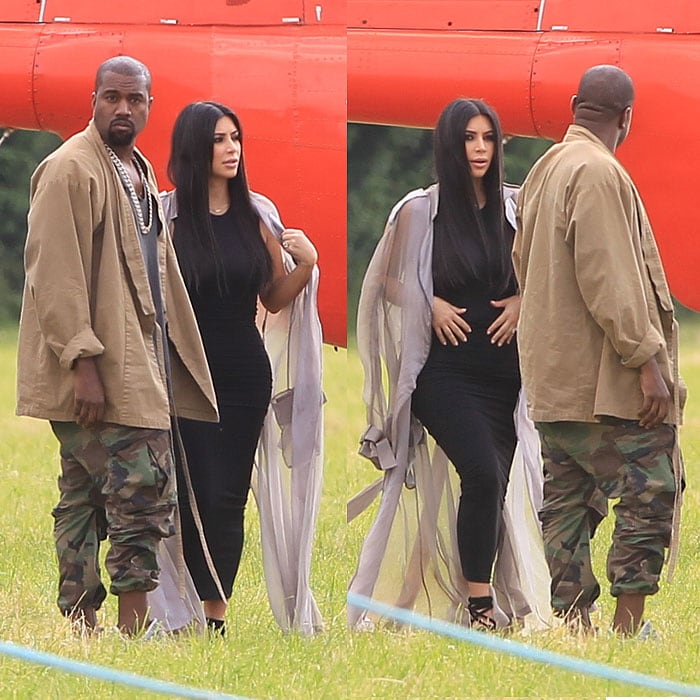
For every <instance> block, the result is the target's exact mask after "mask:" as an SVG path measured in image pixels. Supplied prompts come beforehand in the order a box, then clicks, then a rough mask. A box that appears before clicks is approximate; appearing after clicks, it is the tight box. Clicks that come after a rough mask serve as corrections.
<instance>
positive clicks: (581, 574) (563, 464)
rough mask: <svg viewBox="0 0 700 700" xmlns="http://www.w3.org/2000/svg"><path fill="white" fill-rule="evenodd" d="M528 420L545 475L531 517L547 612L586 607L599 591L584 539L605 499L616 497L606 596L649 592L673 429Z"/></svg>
mask: <svg viewBox="0 0 700 700" xmlns="http://www.w3.org/2000/svg"><path fill="white" fill-rule="evenodd" d="M536 425H537V429H538V431H539V433H540V439H541V442H542V456H543V458H544V473H545V482H544V502H543V505H542V509H541V510H540V513H539V516H540V520H541V521H542V529H543V536H544V542H545V556H546V558H547V563H548V565H549V570H550V574H551V576H552V589H551V595H552V607H553V609H554V610H555V612H558V613H562V614H563V613H565V612H566V611H568V610H570V609H572V608H587V607H588V606H589V605H590V604H591V603H593V601H594V600H596V598H598V596H599V595H600V586H599V585H598V581H597V580H596V578H595V576H594V575H593V570H592V568H591V556H590V541H591V538H592V537H593V535H594V533H595V530H596V527H597V525H598V524H599V523H600V521H601V520H602V519H603V518H604V517H605V516H606V515H607V509H608V499H617V498H619V499H620V500H619V501H618V503H617V504H616V505H615V506H614V507H613V511H614V513H615V528H614V532H613V538H612V546H611V547H610V550H609V552H608V559H607V575H608V580H609V581H610V583H611V591H610V592H611V594H612V595H613V596H618V595H620V594H621V593H639V594H643V595H650V594H653V593H656V592H657V591H658V589H659V585H658V581H659V577H660V575H661V568H662V566H663V562H664V549H665V548H666V547H668V546H669V543H670V537H671V519H672V516H673V498H674V494H675V488H676V487H675V483H674V478H673V466H672V451H673V446H674V442H675V439H676V431H675V428H674V427H673V426H669V425H661V426H659V427H657V428H653V429H650V430H648V429H645V428H641V427H640V426H639V424H638V423H637V422H636V421H629V420H620V419H613V418H610V419H606V420H605V422H604V423H578V422H555V423H537V424H536Z"/></svg>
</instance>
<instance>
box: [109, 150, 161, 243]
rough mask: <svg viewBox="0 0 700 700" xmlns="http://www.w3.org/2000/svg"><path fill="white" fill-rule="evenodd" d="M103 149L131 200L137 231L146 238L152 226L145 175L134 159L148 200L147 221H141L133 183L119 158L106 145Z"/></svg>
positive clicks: (139, 205) (139, 164) (149, 199)
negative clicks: (105, 150)
mask: <svg viewBox="0 0 700 700" xmlns="http://www.w3.org/2000/svg"><path fill="white" fill-rule="evenodd" d="M105 148H106V149H107V153H109V157H110V159H111V160H112V163H114V167H115V168H116V169H117V173H119V179H120V180H121V181H122V182H123V183H124V187H126V190H127V192H128V193H129V198H130V199H131V204H132V208H133V210H134V214H135V215H136V223H137V224H138V226H139V231H141V233H142V234H143V235H144V236H147V235H148V234H149V233H150V231H151V226H152V225H153V202H152V201H151V191H150V189H149V187H148V180H147V178H146V173H145V172H144V171H143V168H142V167H141V163H139V161H138V160H137V159H136V158H134V161H133V162H134V164H135V165H136V169H137V170H138V171H139V175H140V176H141V182H142V183H143V194H144V196H145V197H146V199H147V200H148V221H144V220H143V211H142V210H141V203H140V202H139V197H138V195H137V194H136V188H135V187H134V183H133V182H132V181H131V178H130V177H129V173H127V172H126V168H125V167H124V163H122V161H121V158H119V156H118V155H117V154H116V153H115V152H114V151H113V150H112V149H111V148H110V147H109V146H108V145H107V144H105Z"/></svg>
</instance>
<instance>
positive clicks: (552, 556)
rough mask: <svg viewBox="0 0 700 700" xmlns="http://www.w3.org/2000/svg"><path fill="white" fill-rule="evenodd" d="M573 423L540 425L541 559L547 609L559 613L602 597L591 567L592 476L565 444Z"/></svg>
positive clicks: (593, 485)
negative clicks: (548, 599)
mask: <svg viewBox="0 0 700 700" xmlns="http://www.w3.org/2000/svg"><path fill="white" fill-rule="evenodd" d="M575 425H576V424H570V423H538V424H537V429H538V431H539V433H540V440H541V444H542V456H543V459H544V474H545V480H544V500H543V504H542V509H541V510H540V513H539V517H540V521H541V522H542V535H543V538H544V546H545V557H546V559H547V564H548V566H549V572H550V575H551V578H552V583H551V604H552V608H553V609H554V610H555V611H556V612H559V613H562V614H563V613H566V612H567V611H568V610H570V609H572V608H587V607H588V606H590V605H591V603H593V601H594V600H596V599H597V598H598V596H599V595H600V585H599V584H598V581H597V579H596V577H595V576H594V574H593V569H592V567H591V553H590V538H591V533H592V531H593V529H594V528H593V526H592V509H591V500H592V498H593V496H594V494H595V492H596V487H595V482H594V480H593V477H592V476H591V475H590V474H588V473H587V472H586V471H585V470H584V469H583V468H582V467H581V465H579V463H578V462H577V461H576V460H575V459H574V458H572V457H571V455H570V454H569V450H568V448H567V443H568V442H569V441H570V440H571V439H573V440H575V441H579V440H581V439H583V436H580V437H579V436H576V435H575V434H572V430H573V429H574V426H575Z"/></svg>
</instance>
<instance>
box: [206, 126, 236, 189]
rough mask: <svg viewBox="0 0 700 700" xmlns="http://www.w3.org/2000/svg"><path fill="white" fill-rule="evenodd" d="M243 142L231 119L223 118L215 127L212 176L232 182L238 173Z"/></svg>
mask: <svg viewBox="0 0 700 700" xmlns="http://www.w3.org/2000/svg"><path fill="white" fill-rule="evenodd" d="M240 160H241V141H240V138H239V133H238V129H237V128H236V125H235V124H234V122H233V119H231V117H221V118H220V119H219V121H217V122H216V126H215V127H214V148H213V149H212V156H211V176H212V177H216V178H224V179H226V180H230V179H231V178H233V177H236V175H237V173H238V164H239V162H240Z"/></svg>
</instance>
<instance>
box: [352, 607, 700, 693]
mask: <svg viewBox="0 0 700 700" xmlns="http://www.w3.org/2000/svg"><path fill="white" fill-rule="evenodd" d="M348 603H349V604H350V605H354V606H356V607H358V608H360V609H362V610H369V611H371V612H374V613H377V614H379V615H381V616H382V617H388V618H391V619H393V620H397V621H398V622H403V623H405V624H407V625H412V626H413V627H419V628H421V629H424V630H427V631H428V632H436V633H437V634H441V635H444V636H446V637H453V638H454V639H460V640H462V641H465V642H471V643H472V644H477V645H478V646H482V647H486V648H487V649H491V650H493V651H498V652H501V653H503V654H511V655H513V656H520V657H521V658H524V659H528V660H530V661H538V662H540V663H544V664H549V665H551V666H560V667H561V668H566V669H570V670H572V671H576V672H578V673H584V674H586V675H589V676H598V677H599V678H606V679H608V680H611V681H618V682H619V683H631V684H632V685H639V686H643V687H645V688H652V689H654V690H661V691H665V692H670V693H674V694H676V695H688V696H691V697H698V696H700V686H697V685H688V684H686V683H678V682H676V681H669V680H666V679H664V678H657V677H655V676H647V675H645V674H643V673H636V672H635V671H626V670H625V669H622V668H615V667H614V666H607V665H605V664H600V663H596V662H595V661H586V660H585V659H576V658H574V657H571V656H564V655H563V654H557V653H556V652H553V651H546V650H545V649H538V648H537V647H533V646H531V645H529V644H523V643H522V642H514V641H512V640H511V639H503V638H502V637H499V636H497V635H493V634H489V633H487V632H476V631H475V630H471V629H468V628H466V627H460V626H459V625H454V624H452V623H450V622H444V621H442V620H435V619H432V618H430V617H427V616H425V615H420V614H419V613H415V612H412V611H410V610H405V609H402V608H397V607H394V606H393V605H386V604H384V603H378V602H377V601H376V600H372V599H371V598H367V597H366V596H363V595H358V594H357V593H348Z"/></svg>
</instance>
